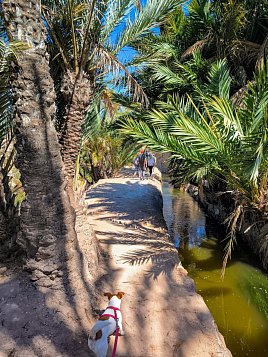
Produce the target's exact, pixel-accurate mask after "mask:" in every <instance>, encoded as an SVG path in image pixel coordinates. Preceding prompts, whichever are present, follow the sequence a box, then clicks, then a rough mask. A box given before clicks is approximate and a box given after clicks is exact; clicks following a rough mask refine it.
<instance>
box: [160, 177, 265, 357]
mask: <svg viewBox="0 0 268 357" xmlns="http://www.w3.org/2000/svg"><path fill="white" fill-rule="evenodd" d="M163 200H164V207H163V210H164V217H165V220H166V223H167V226H168V229H169V233H170V235H171V237H172V239H173V240H174V244H175V245H176V247H177V248H178V252H179V255H180V258H181V260H182V264H183V266H184V267H185V268H186V269H187V270H188V272H189V275H190V276H191V277H192V278H193V279H194V281H195V284H196V289H197V291H198V293H199V294H200V295H202V297H203V298H204V300H205V302H206V304H207V305H208V307H209V309H210V311H211V313H212V315H213V316H214V319H215V321H216V323H217V326H218V328H219V330H220V332H221V333H222V334H223V336H224V338H225V342H226V345H227V346H228V348H229V349H230V350H231V352H232V354H233V356H238V357H244V356H252V357H253V356H254V357H263V356H268V277H267V275H265V274H263V273H262V272H261V271H260V270H259V269H258V268H256V266H255V264H254V261H252V260H251V256H250V253H247V252H246V251H245V250H242V249H241V248H239V249H238V248H237V249H236V252H235V254H234V255H233V257H232V260H231V262H229V263H228V266H227V269H226V273H225V278H224V280H223V281H222V280H221V278H220V273H221V265H222V254H223V253H222V249H223V245H222V244H220V243H219V242H220V241H221V240H222V239H224V238H225V232H224V231H223V230H222V229H221V228H219V227H218V226H215V224H214V223H212V222H208V220H207V219H206V217H205V215H204V213H203V212H202V210H201V209H200V208H199V206H198V204H197V203H196V202H195V201H194V200H193V199H192V198H191V197H190V196H189V195H188V194H187V193H184V192H180V191H179V190H177V189H173V188H172V186H171V185H169V184H168V183H167V182H163Z"/></svg>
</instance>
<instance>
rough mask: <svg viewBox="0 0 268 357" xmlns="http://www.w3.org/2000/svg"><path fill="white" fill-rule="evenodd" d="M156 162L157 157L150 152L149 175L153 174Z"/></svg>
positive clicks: (148, 160)
mask: <svg viewBox="0 0 268 357" xmlns="http://www.w3.org/2000/svg"><path fill="white" fill-rule="evenodd" d="M155 164H156V158H155V156H154V155H153V154H151V153H149V154H148V159H147V166H148V169H149V175H150V176H152V175H153V168H154V166H155Z"/></svg>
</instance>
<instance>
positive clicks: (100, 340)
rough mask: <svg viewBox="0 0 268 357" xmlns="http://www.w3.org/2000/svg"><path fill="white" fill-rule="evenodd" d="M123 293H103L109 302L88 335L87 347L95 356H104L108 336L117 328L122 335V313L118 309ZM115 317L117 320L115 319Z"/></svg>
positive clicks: (106, 349)
mask: <svg viewBox="0 0 268 357" xmlns="http://www.w3.org/2000/svg"><path fill="white" fill-rule="evenodd" d="M123 295H124V293H123V292H122V291H119V292H118V293H117V294H112V293H105V294H104V296H107V297H108V300H109V303H108V307H107V308H106V310H105V311H104V312H103V314H102V315H101V316H100V317H99V320H98V321H97V322H96V323H95V325H94V326H93V327H92V329H91V330H90V332H89V335H88V347H89V348H90V349H91V350H92V351H93V352H94V353H95V354H96V356H97V357H106V355H107V351H108V343H109V336H111V335H112V334H113V333H114V332H115V331H116V329H117V327H118V328H119V334H120V335H121V336H122V335H124V331H123V327H122V314H121V311H120V306H121V299H122V297H123ZM116 317H117V321H116Z"/></svg>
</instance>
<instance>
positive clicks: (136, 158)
mask: <svg viewBox="0 0 268 357" xmlns="http://www.w3.org/2000/svg"><path fill="white" fill-rule="evenodd" d="M133 166H134V174H133V176H134V177H135V176H136V175H139V155H137V156H136V157H135V159H134V160H133Z"/></svg>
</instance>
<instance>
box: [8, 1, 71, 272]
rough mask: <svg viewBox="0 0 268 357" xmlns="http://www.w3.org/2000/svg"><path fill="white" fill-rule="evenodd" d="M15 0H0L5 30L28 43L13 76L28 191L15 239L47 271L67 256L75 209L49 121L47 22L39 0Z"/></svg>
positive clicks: (51, 99)
mask: <svg viewBox="0 0 268 357" xmlns="http://www.w3.org/2000/svg"><path fill="white" fill-rule="evenodd" d="M17 3H18V2H17V1H9V3H7V2H5V3H4V4H3V10H4V15H5V20H6V22H7V26H8V30H9V36H12V38H14V39H18V40H21V41H27V42H28V44H31V48H29V49H28V50H27V51H25V52H24V53H23V55H22V57H21V58H20V59H19V70H18V71H17V75H16V76H15V78H14V82H13V87H14V92H15V100H16V122H17V129H16V149H17V159H16V166H17V167H18V168H19V170H20V173H21V180H22V184H23V187H24V190H25V192H26V200H25V201H24V202H23V203H22V206H21V215H20V232H19V235H18V237H17V243H18V244H19V245H20V247H22V248H23V250H24V252H25V255H26V258H27V265H28V268H30V270H36V269H37V270H40V271H42V272H45V274H46V276H48V277H49V275H50V274H54V275H55V271H58V270H59V269H60V267H61V265H62V262H63V260H64V259H65V257H64V245H65V244H66V240H68V239H74V237H75V231H74V214H73V211H72V210H71V208H70V203H69V199H68V195H67V194H66V192H65V190H64V187H65V183H64V175H63V164H62V160H61V155H60V148H59V144H58V139H57V133H56V130H55V128H54V125H53V123H52V119H53V116H54V113H55V105H54V101H55V93H54V86H53V81H52V79H51V77H50V72H49V65H48V55H47V52H46V49H45V28H44V25H43V23H42V20H41V19H40V10H41V9H40V1H34V0H31V1H30V2H29V1H26V0H25V1H20V2H19V5H17ZM22 19H24V21H22ZM66 222H68V223H66ZM53 272H54V273H53Z"/></svg>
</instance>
